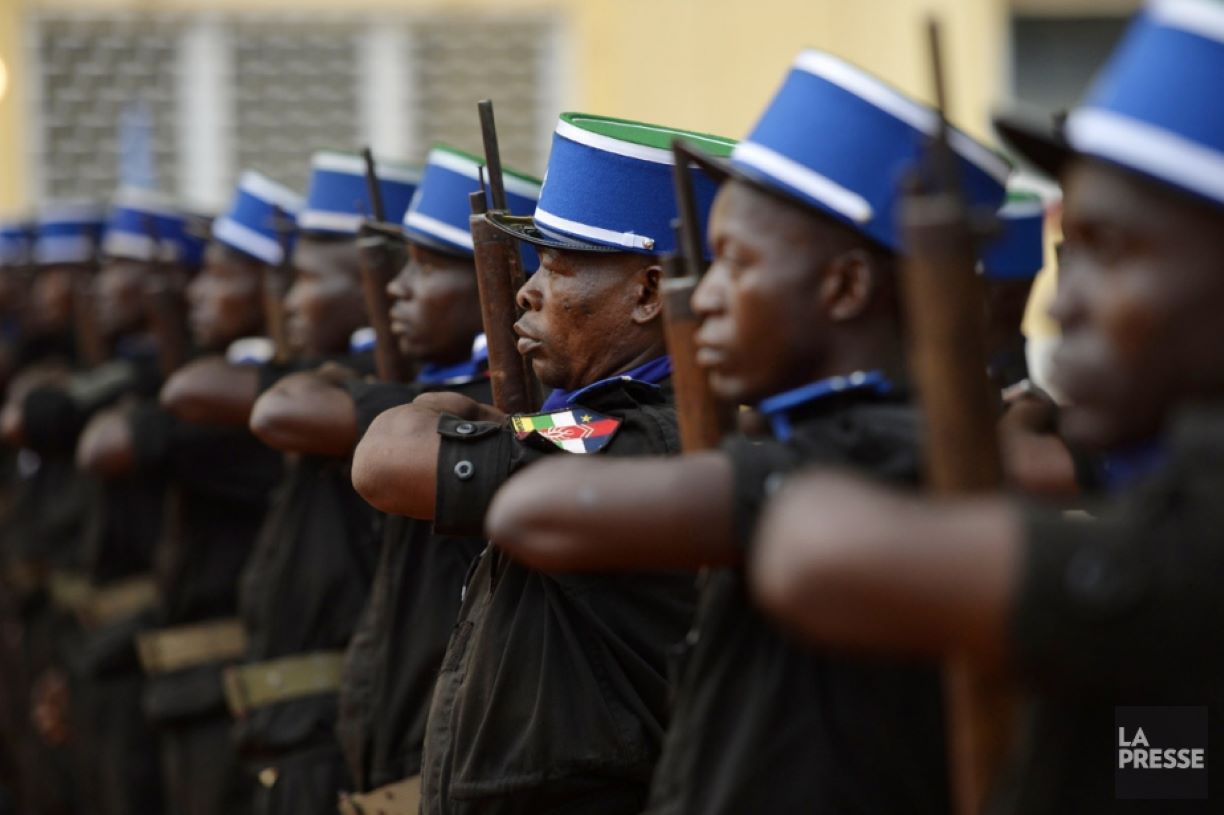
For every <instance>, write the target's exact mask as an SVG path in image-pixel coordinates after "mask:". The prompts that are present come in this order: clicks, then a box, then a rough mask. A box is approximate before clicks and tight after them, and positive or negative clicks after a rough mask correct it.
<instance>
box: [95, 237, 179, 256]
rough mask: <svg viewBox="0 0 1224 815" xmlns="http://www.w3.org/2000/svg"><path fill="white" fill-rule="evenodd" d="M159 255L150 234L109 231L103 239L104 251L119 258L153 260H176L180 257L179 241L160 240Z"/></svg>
mask: <svg viewBox="0 0 1224 815" xmlns="http://www.w3.org/2000/svg"><path fill="white" fill-rule="evenodd" d="M158 243H159V244H160V247H159V251H158V252H157V256H156V257H154V255H153V239H152V238H151V237H149V236H148V235H137V234H135V233H134V232H114V231H109V232H107V233H106V237H105V238H104V239H103V240H102V253H103V254H106V255H111V256H113V257H117V258H131V259H132V260H140V261H146V262H152V261H154V260H161V261H174V260H177V259H178V254H179V252H178V243H177V242H176V241H167V240H159V241H158Z"/></svg>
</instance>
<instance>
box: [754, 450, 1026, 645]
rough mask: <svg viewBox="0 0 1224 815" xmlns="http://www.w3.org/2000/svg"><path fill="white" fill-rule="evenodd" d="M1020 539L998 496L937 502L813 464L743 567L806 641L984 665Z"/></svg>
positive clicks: (1000, 630) (1002, 640)
mask: <svg viewBox="0 0 1224 815" xmlns="http://www.w3.org/2000/svg"><path fill="white" fill-rule="evenodd" d="M1021 539H1022V527H1021V521H1020V518H1019V513H1018V510H1016V508H1015V507H1013V506H1011V505H1009V504H1008V503H1007V502H1005V501H1004V500H1003V499H1001V498H992V499H981V500H975V501H964V502H955V503H952V502H949V503H947V504H937V503H932V502H929V501H922V500H919V499H915V498H907V497H902V496H900V495H897V494H893V493H889V492H887V491H885V490H882V489H880V488H877V487H873V486H868V485H867V484H865V483H863V482H859V481H856V480H854V479H851V478H848V477H845V476H839V475H835V474H830V473H819V474H813V475H807V476H802V477H799V478H796V479H795V480H794V481H793V482H792V483H791V484H789V485H788V486H787V487H786V488H785V489H784V490H783V491H782V492H781V493H780V494H779V495H778V497H777V498H776V500H775V501H774V502H773V504H772V505H771V507H770V508H769V510H768V511H767V512H766V514H765V516H764V517H763V519H762V522H761V525H760V527H759V530H758V535H757V539H756V541H755V543H754V545H753V550H752V555H751V558H750V561H751V562H750V564H749V572H750V576H751V581H752V587H753V591H754V593H755V595H756V598H757V600H758V602H759V603H760V604H761V605H762V607H763V608H764V609H765V610H766V611H767V612H768V613H770V614H772V615H774V616H776V617H777V618H778V619H780V620H782V621H783V622H785V623H786V624H788V625H790V626H793V627H794V628H796V629H797V630H798V631H799V632H800V633H801V634H802V635H804V636H806V637H807V638H809V639H811V640H813V641H816V642H820V643H824V644H829V645H836V646H843V647H851V648H862V649H868V650H873V651H883V652H899V653H905V654H922V655H927V656H945V655H948V654H953V653H963V654H967V655H969V656H970V657H972V658H974V659H975V660H977V661H978V662H979V663H982V664H985V665H991V666H994V665H999V664H1002V662H1003V660H1004V658H1005V655H1006V653H1007V637H1006V631H1007V619H1008V614H1009V612H1010V609H1011V606H1012V604H1013V601H1014V595H1015V593H1016V590H1017V584H1018V582H1019V576H1018V573H1019V570H1020V564H1019V561H1020V554H1019V552H1020V546H1021Z"/></svg>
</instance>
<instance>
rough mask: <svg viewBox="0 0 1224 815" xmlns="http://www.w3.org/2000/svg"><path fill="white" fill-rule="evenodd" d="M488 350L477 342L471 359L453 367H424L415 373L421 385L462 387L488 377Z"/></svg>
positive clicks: (457, 363)
mask: <svg viewBox="0 0 1224 815" xmlns="http://www.w3.org/2000/svg"><path fill="white" fill-rule="evenodd" d="M488 369H489V349H488V346H486V345H484V344H483V343H480V342H477V343H476V344H475V348H474V350H473V353H472V358H471V359H465V360H464V361H463V362H456V363H454V364H453V365H425V366H423V367H422V368H421V370H420V371H419V372H418V373H417V382H419V383H421V384H422V385H463V384H465V383H467V382H473V381H475V380H477V379H480V378H481V377H483V376H487V375H488Z"/></svg>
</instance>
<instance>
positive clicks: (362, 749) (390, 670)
mask: <svg viewBox="0 0 1224 815" xmlns="http://www.w3.org/2000/svg"><path fill="white" fill-rule="evenodd" d="M439 389H442V390H449V391H454V392H456V393H460V394H463V395H464V396H468V397H470V398H472V399H475V400H476V401H478V402H484V403H488V402H490V401H491V399H492V392H491V389H490V386H489V380H488V378H487V377H485V376H480V377H478V378H476V379H473V380H471V381H469V382H464V383H461V384H452V385H439V386H436V387H435V386H429V385H410V386H407V385H388V384H381V383H380V384H363V385H360V386H352V387H350V389H349V390H350V393H352V395H353V399H354V403H355V405H356V408H357V418H358V427H359V429H360V431H361V433H362V435H364V433H365V431H366V430H367V429H368V428H369V425H370V423H371V422H372V421H373V420H374V417H375V416H376V415H377V414H378V413H381V412H382V411H383V410H385V409H387V408H389V407H392V406H394V405H396V404H403V403H406V402H409V401H411V400H412V398H413V397H414V396H415V395H416V394H418V393H421V392H424V391H428V390H439ZM387 402H390V404H387ZM484 546H485V542H484V540H483V538H480V537H467V538H463V537H453V536H448V535H435V534H433V529H432V525H431V524H430V523H429V522H428V521H417V520H413V519H410V518H403V517H399V516H388V518H387V524H386V528H385V530H384V532H383V548H382V555H381V557H380V559H379V563H378V571H377V572H376V573H375V575H374V587H373V589H372V590H371V592H370V602H369V604H368V605H367V606H366V610H365V613H364V614H363V615H362V618H361V622H360V623H359V624H358V626H357V630H356V632H354V634H353V640H352V643H351V644H350V646H349V651H348V655H347V658H346V664H345V677H344V686H343V688H342V690H341V700H340V721H339V722H338V724H337V732H338V734H339V736H340V739H341V745H342V746H343V748H344V751H345V757H346V759H347V760H348V762H349V769H350V771H351V772H352V774H353V778H354V779H356V780H357V783H358V784H359V785H360V786H361V787H362V788H364V789H375V788H377V787H380V786H383V785H385V784H389V783H392V782H394V781H398V780H400V779H401V778H404V777H406V776H412V775H417V774H418V773H420V771H421V745H422V743H423V742H424V740H425V718H426V716H427V714H428V713H429V702H430V699H431V698H432V697H433V687H434V682H435V680H436V679H437V676H438V666H439V665H441V663H442V655H443V653H444V652H445V650H446V643H447V640H448V639H449V638H450V633H451V629H452V628H453V627H454V625H455V619H456V617H457V616H458V614H459V600H460V596H461V592H462V589H463V581H464V578H465V577H466V576H467V572H468V569H469V568H470V567H471V563H472V561H473V560H474V559H475V557H476V556H477V555H478V554H479V553H480V551H481V550H482V549H483V548H484Z"/></svg>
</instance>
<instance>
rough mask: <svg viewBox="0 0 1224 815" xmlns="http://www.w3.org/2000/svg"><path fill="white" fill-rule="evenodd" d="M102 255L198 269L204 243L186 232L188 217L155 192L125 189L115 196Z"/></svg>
mask: <svg viewBox="0 0 1224 815" xmlns="http://www.w3.org/2000/svg"><path fill="white" fill-rule="evenodd" d="M102 254H103V255H105V256H106V257H109V258H121V259H125V260H137V261H142V262H145V263H149V262H160V263H182V264H184V265H189V266H191V265H198V263H199V260H200V257H201V256H202V254H203V241H202V239H201V238H200V237H199V236H196V235H194V234H192V233H191V231H189V230H188V228H187V217H186V216H185V215H184V214H183V213H182V211H181V210H179V208H178V207H176V206H175V205H174V204H173V203H172V202H171V201H170V199H169V198H167V197H165V196H164V195H161V194H160V193H157V192H155V191H153V190H146V189H142V188H137V187H123V188H120V190H119V192H118V193H116V194H115V198H114V201H113V202H112V204H111V209H110V215H109V216H108V218H107V221H106V232H105V234H104V235H103V237H102Z"/></svg>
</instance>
